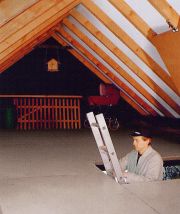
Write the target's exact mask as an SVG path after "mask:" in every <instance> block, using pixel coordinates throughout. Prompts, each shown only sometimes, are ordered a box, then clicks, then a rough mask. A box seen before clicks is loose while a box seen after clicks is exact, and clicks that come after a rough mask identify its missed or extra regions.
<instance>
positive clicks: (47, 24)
mask: <svg viewBox="0 0 180 214" xmlns="http://www.w3.org/2000/svg"><path fill="white" fill-rule="evenodd" d="M78 2H79V1H78V0H76V1H73V3H72V4H70V5H68V7H66V8H64V9H63V10H60V11H59V12H58V13H56V14H55V15H53V16H52V17H51V18H50V19H48V20H45V21H44V22H43V23H42V24H41V25H39V26H37V27H36V28H34V29H33V30H32V31H31V32H29V33H28V34H27V35H24V36H23V37H22V38H20V39H19V40H18V41H17V42H16V43H15V44H13V45H12V46H11V48H8V49H7V50H6V52H5V53H0V65H1V64H2V63H3V62H4V61H6V60H7V58H9V57H11V55H12V54H13V53H14V51H16V50H19V49H21V47H23V46H25V45H27V44H28V43H30V42H31V40H32V38H33V39H34V37H37V36H39V35H40V34H43V33H45V32H46V31H48V30H49V29H51V28H52V27H54V26H55V25H57V24H58V23H59V22H60V21H61V19H62V18H63V17H65V16H67V13H68V12H69V10H71V9H72V8H73V7H74V6H75V5H76V4H78ZM0 70H1V68H0Z"/></svg>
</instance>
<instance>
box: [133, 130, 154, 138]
mask: <svg viewBox="0 0 180 214" xmlns="http://www.w3.org/2000/svg"><path fill="white" fill-rule="evenodd" d="M131 136H132V137H137V136H143V137H147V138H152V133H151V131H150V130H148V129H137V130H134V131H132V132H131Z"/></svg>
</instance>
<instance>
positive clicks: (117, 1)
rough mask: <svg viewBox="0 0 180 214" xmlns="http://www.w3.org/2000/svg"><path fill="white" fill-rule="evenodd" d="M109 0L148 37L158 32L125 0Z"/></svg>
mask: <svg viewBox="0 0 180 214" xmlns="http://www.w3.org/2000/svg"><path fill="white" fill-rule="evenodd" d="M109 2H110V3H111V4H112V5H113V6H114V7H115V8H116V9H117V10H118V11H119V12H120V13H122V14H123V15H124V16H125V17H126V18H127V19H128V20H129V21H130V22H131V23H132V24H133V25H134V26H135V27H136V28H137V29H138V30H139V31H140V32H141V33H142V34H143V35H144V36H145V37H146V38H148V39H149V40H151V39H152V37H154V36H155V35H156V33H155V32H154V31H153V30H152V29H151V28H150V27H149V25H147V24H146V22H145V21H144V20H143V19H142V18H141V17H140V16H139V15H138V14H137V13H136V12H135V11H134V10H132V8H131V7H130V6H129V5H128V4H127V3H126V2H125V0H109Z"/></svg>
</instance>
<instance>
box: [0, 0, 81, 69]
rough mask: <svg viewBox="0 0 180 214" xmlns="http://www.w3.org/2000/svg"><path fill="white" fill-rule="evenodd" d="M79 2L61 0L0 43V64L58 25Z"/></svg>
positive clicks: (75, 0)
mask: <svg viewBox="0 0 180 214" xmlns="http://www.w3.org/2000/svg"><path fill="white" fill-rule="evenodd" d="M48 1H49V0H48ZM56 2H57V1H56ZM77 4H79V0H66V1H65V0H63V1H60V2H59V3H57V4H55V5H54V6H53V7H51V8H50V9H49V10H47V11H46V12H44V13H43V14H42V15H40V16H39V17H37V18H36V19H35V20H34V19H33V20H31V22H29V24H27V25H25V26H23V28H20V29H19V30H18V31H17V32H15V33H13V34H12V35H10V36H9V37H8V38H6V39H5V40H4V41H2V42H1V43H0V50H1V52H0V65H2V64H3V63H4V62H5V61H7V60H8V59H9V58H11V57H12V56H13V55H14V54H15V53H17V51H20V50H21V48H23V47H25V46H26V45H28V44H29V43H31V41H33V40H34V39H35V38H36V37H38V36H40V35H41V34H43V33H45V32H46V31H48V30H50V29H51V28H53V27H54V26H55V25H57V24H58V23H59V22H60V21H61V19H62V18H63V17H64V16H66V15H67V13H68V12H69V11H70V10H71V9H72V8H74V7H75V6H76V5H77ZM37 5H38V4H36V5H35V6H37Z"/></svg>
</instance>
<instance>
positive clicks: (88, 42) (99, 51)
mask: <svg viewBox="0 0 180 214" xmlns="http://www.w3.org/2000/svg"><path fill="white" fill-rule="evenodd" d="M63 23H64V24H65V25H66V26H67V27H68V28H69V29H70V30H71V31H72V32H73V33H74V34H76V35H77V36H78V37H79V38H80V39H81V40H82V41H83V42H85V43H86V45H88V46H89V47H90V48H91V49H92V50H93V51H95V52H96V53H97V54H98V55H99V56H101V58H102V59H103V60H104V61H105V62H106V63H108V64H109V65H110V66H111V67H112V68H113V69H114V70H116V72H117V73H119V74H120V75H121V76H122V77H123V78H124V79H126V80H127V81H128V82H129V83H130V84H131V85H132V86H133V87H134V88H136V90H138V91H139V93H141V94H142V95H143V96H144V97H145V98H146V99H147V100H148V101H149V102H151V103H152V104H153V105H154V106H155V107H156V108H157V109H159V111H161V112H162V113H163V114H164V115H166V116H169V117H172V115H171V113H170V112H169V111H167V110H166V109H165V108H164V106H162V105H161V104H160V103H159V102H158V101H157V100H155V99H154V97H152V95H151V94H150V93H148V92H147V91H146V90H145V89H144V88H143V87H142V86H141V85H140V84H139V83H138V82H137V81H136V80H135V79H134V78H133V77H131V76H130V75H129V74H128V73H127V72H125V71H124V70H123V69H122V68H121V67H120V66H119V65H118V64H117V63H116V62H115V61H114V60H113V59H111V58H110V57H109V56H108V55H107V54H106V53H105V52H104V51H103V50H102V49H100V48H99V47H97V45H96V44H94V43H93V42H92V41H91V40H90V39H89V38H88V37H87V36H86V35H85V34H83V33H82V32H81V31H80V30H78V29H77V27H76V26H74V25H73V24H72V23H71V22H70V21H69V20H68V19H67V18H65V19H63Z"/></svg>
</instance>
